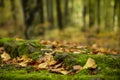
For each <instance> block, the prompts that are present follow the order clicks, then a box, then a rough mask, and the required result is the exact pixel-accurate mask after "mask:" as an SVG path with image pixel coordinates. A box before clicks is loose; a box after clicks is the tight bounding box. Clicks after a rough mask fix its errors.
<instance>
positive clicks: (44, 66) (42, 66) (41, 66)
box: [38, 62, 48, 69]
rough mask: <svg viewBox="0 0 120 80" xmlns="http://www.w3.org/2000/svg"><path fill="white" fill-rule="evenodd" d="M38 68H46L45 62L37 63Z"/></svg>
mask: <svg viewBox="0 0 120 80" xmlns="http://www.w3.org/2000/svg"><path fill="white" fill-rule="evenodd" d="M38 68H39V69H47V68H48V66H47V63H46V62H45V63H41V64H39V65H38Z"/></svg>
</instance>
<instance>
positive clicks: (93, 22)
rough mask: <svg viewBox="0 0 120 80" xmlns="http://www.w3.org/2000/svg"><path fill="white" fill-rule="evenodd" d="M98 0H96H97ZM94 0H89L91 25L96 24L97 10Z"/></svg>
mask: <svg viewBox="0 0 120 80" xmlns="http://www.w3.org/2000/svg"><path fill="white" fill-rule="evenodd" d="M95 1H96V0H95ZM95 1H94V0H89V27H92V26H93V25H94V24H95V10H94V7H95V5H94V2H95Z"/></svg>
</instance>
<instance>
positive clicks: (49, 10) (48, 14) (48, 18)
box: [46, 0, 54, 29]
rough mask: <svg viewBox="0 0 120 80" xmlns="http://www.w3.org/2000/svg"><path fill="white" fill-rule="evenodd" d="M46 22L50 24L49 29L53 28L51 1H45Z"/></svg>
mask: <svg viewBox="0 0 120 80" xmlns="http://www.w3.org/2000/svg"><path fill="white" fill-rule="evenodd" d="M46 6H47V20H48V22H49V23H50V26H49V29H53V28H54V14H53V0H46Z"/></svg>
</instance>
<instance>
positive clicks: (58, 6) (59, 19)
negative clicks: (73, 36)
mask: <svg viewBox="0 0 120 80" xmlns="http://www.w3.org/2000/svg"><path fill="white" fill-rule="evenodd" d="M56 7H57V8H56V9H57V20H58V27H59V29H60V30H62V29H63V22H62V11H61V0H56Z"/></svg>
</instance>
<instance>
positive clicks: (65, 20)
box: [64, 0, 69, 25]
mask: <svg viewBox="0 0 120 80" xmlns="http://www.w3.org/2000/svg"><path fill="white" fill-rule="evenodd" d="M64 3H65V4H64V6H65V7H64V24H65V25H67V24H68V22H69V20H68V18H69V0H64Z"/></svg>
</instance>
